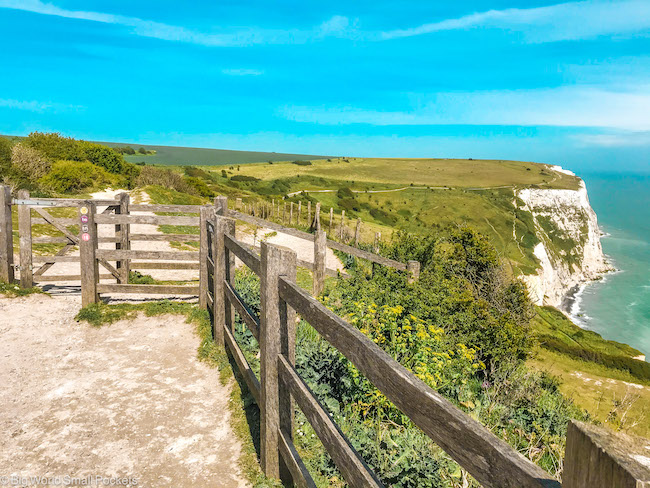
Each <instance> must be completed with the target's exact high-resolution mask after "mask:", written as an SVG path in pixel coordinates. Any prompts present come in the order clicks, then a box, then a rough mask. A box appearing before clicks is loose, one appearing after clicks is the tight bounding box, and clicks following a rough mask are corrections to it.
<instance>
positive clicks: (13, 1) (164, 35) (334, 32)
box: [0, 0, 349, 47]
mask: <svg viewBox="0 0 650 488" xmlns="http://www.w3.org/2000/svg"><path fill="white" fill-rule="evenodd" d="M0 8H9V9H15V10H23V11H27V12H33V13H37V14H42V15H53V16H56V17H64V18H68V19H79V20H88V21H92V22H101V23H105V24H113V25H120V26H123V27H128V28H130V29H131V31H132V32H133V33H134V34H136V35H138V36H142V37H150V38H154V39H161V40H165V41H176V42H184V43H189V44H198V45H202V46H209V47H219V46H250V45H255V44H292V43H304V42H307V41H308V40H309V39H311V38H315V37H327V36H340V35H341V33H342V32H343V31H344V30H345V29H346V28H347V26H348V24H349V21H348V19H347V18H346V17H342V16H340V15H335V16H334V17H332V18H331V19H329V20H327V21H325V22H323V23H322V24H321V25H320V26H315V27H314V28H312V29H311V30H297V29H259V28H244V29H241V30H239V31H236V32H219V33H206V32H200V31H196V30H193V29H187V28H185V27H182V26H177V25H170V24H164V23H161V22H155V21H152V20H146V19H140V18H138V17H129V16H125V15H116V14H109V13H103V12H93V11H84V10H70V9H64V8H61V7H57V6H56V5H54V4H51V3H44V2H42V1H40V0H0Z"/></svg>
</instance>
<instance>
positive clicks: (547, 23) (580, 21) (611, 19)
mask: <svg viewBox="0 0 650 488" xmlns="http://www.w3.org/2000/svg"><path fill="white" fill-rule="evenodd" d="M473 28H495V29H503V30H507V31H509V32H520V33H522V34H523V36H524V38H525V39H526V40H527V41H529V42H551V41H561V40H576V39H591V38H594V37H598V36H603V35H613V34H627V33H633V32H639V31H644V30H647V29H650V2H649V1H648V0H617V1H611V0H586V1H582V2H568V3H560V4H556V5H550V6H547V7H535V8H509V9H504V10H488V11H486V12H478V13H473V14H470V15H466V16H463V17H458V18H455V19H445V20H442V21H439V22H432V23H427V24H422V25H419V26H417V27H412V28H408V29H397V30H390V31H385V32H380V33H378V34H377V38H378V39H383V40H387V39H395V38H400V37H412V36H420V35H424V34H431V33H434V32H442V31H451V30H465V29H473Z"/></svg>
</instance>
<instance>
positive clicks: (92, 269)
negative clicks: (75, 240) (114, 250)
mask: <svg viewBox="0 0 650 488" xmlns="http://www.w3.org/2000/svg"><path fill="white" fill-rule="evenodd" d="M96 213H97V209H96V207H95V202H93V201H92V200H86V201H85V202H84V203H82V204H81V205H80V206H79V219H80V221H81V225H82V226H84V225H86V226H88V232H81V235H80V239H79V261H80V264H81V306H82V307H85V306H87V305H90V304H91V303H97V302H98V301H99V296H98V294H97V281H98V278H99V264H98V263H97V257H96V254H95V253H96V252H97V225H96V224H95V214H96ZM84 216H85V217H84ZM86 218H87V222H84V221H85V220H86ZM82 230H83V229H82Z"/></svg>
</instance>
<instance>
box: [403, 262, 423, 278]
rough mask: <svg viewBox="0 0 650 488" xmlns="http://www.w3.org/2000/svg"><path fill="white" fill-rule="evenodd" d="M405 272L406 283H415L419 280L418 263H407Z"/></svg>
mask: <svg viewBox="0 0 650 488" xmlns="http://www.w3.org/2000/svg"><path fill="white" fill-rule="evenodd" d="M406 272H407V273H408V282H409V283H415V282H416V281H418V280H419V279H420V262H419V261H409V262H408V263H406Z"/></svg>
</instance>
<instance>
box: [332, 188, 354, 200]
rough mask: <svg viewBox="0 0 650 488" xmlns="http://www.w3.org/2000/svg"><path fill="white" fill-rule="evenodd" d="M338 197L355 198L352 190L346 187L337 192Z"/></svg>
mask: <svg viewBox="0 0 650 488" xmlns="http://www.w3.org/2000/svg"><path fill="white" fill-rule="evenodd" d="M336 196H337V197H338V198H354V192H353V191H352V190H350V189H349V188H348V187H347V186H344V187H343V188H339V189H338V190H337V191H336Z"/></svg>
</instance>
